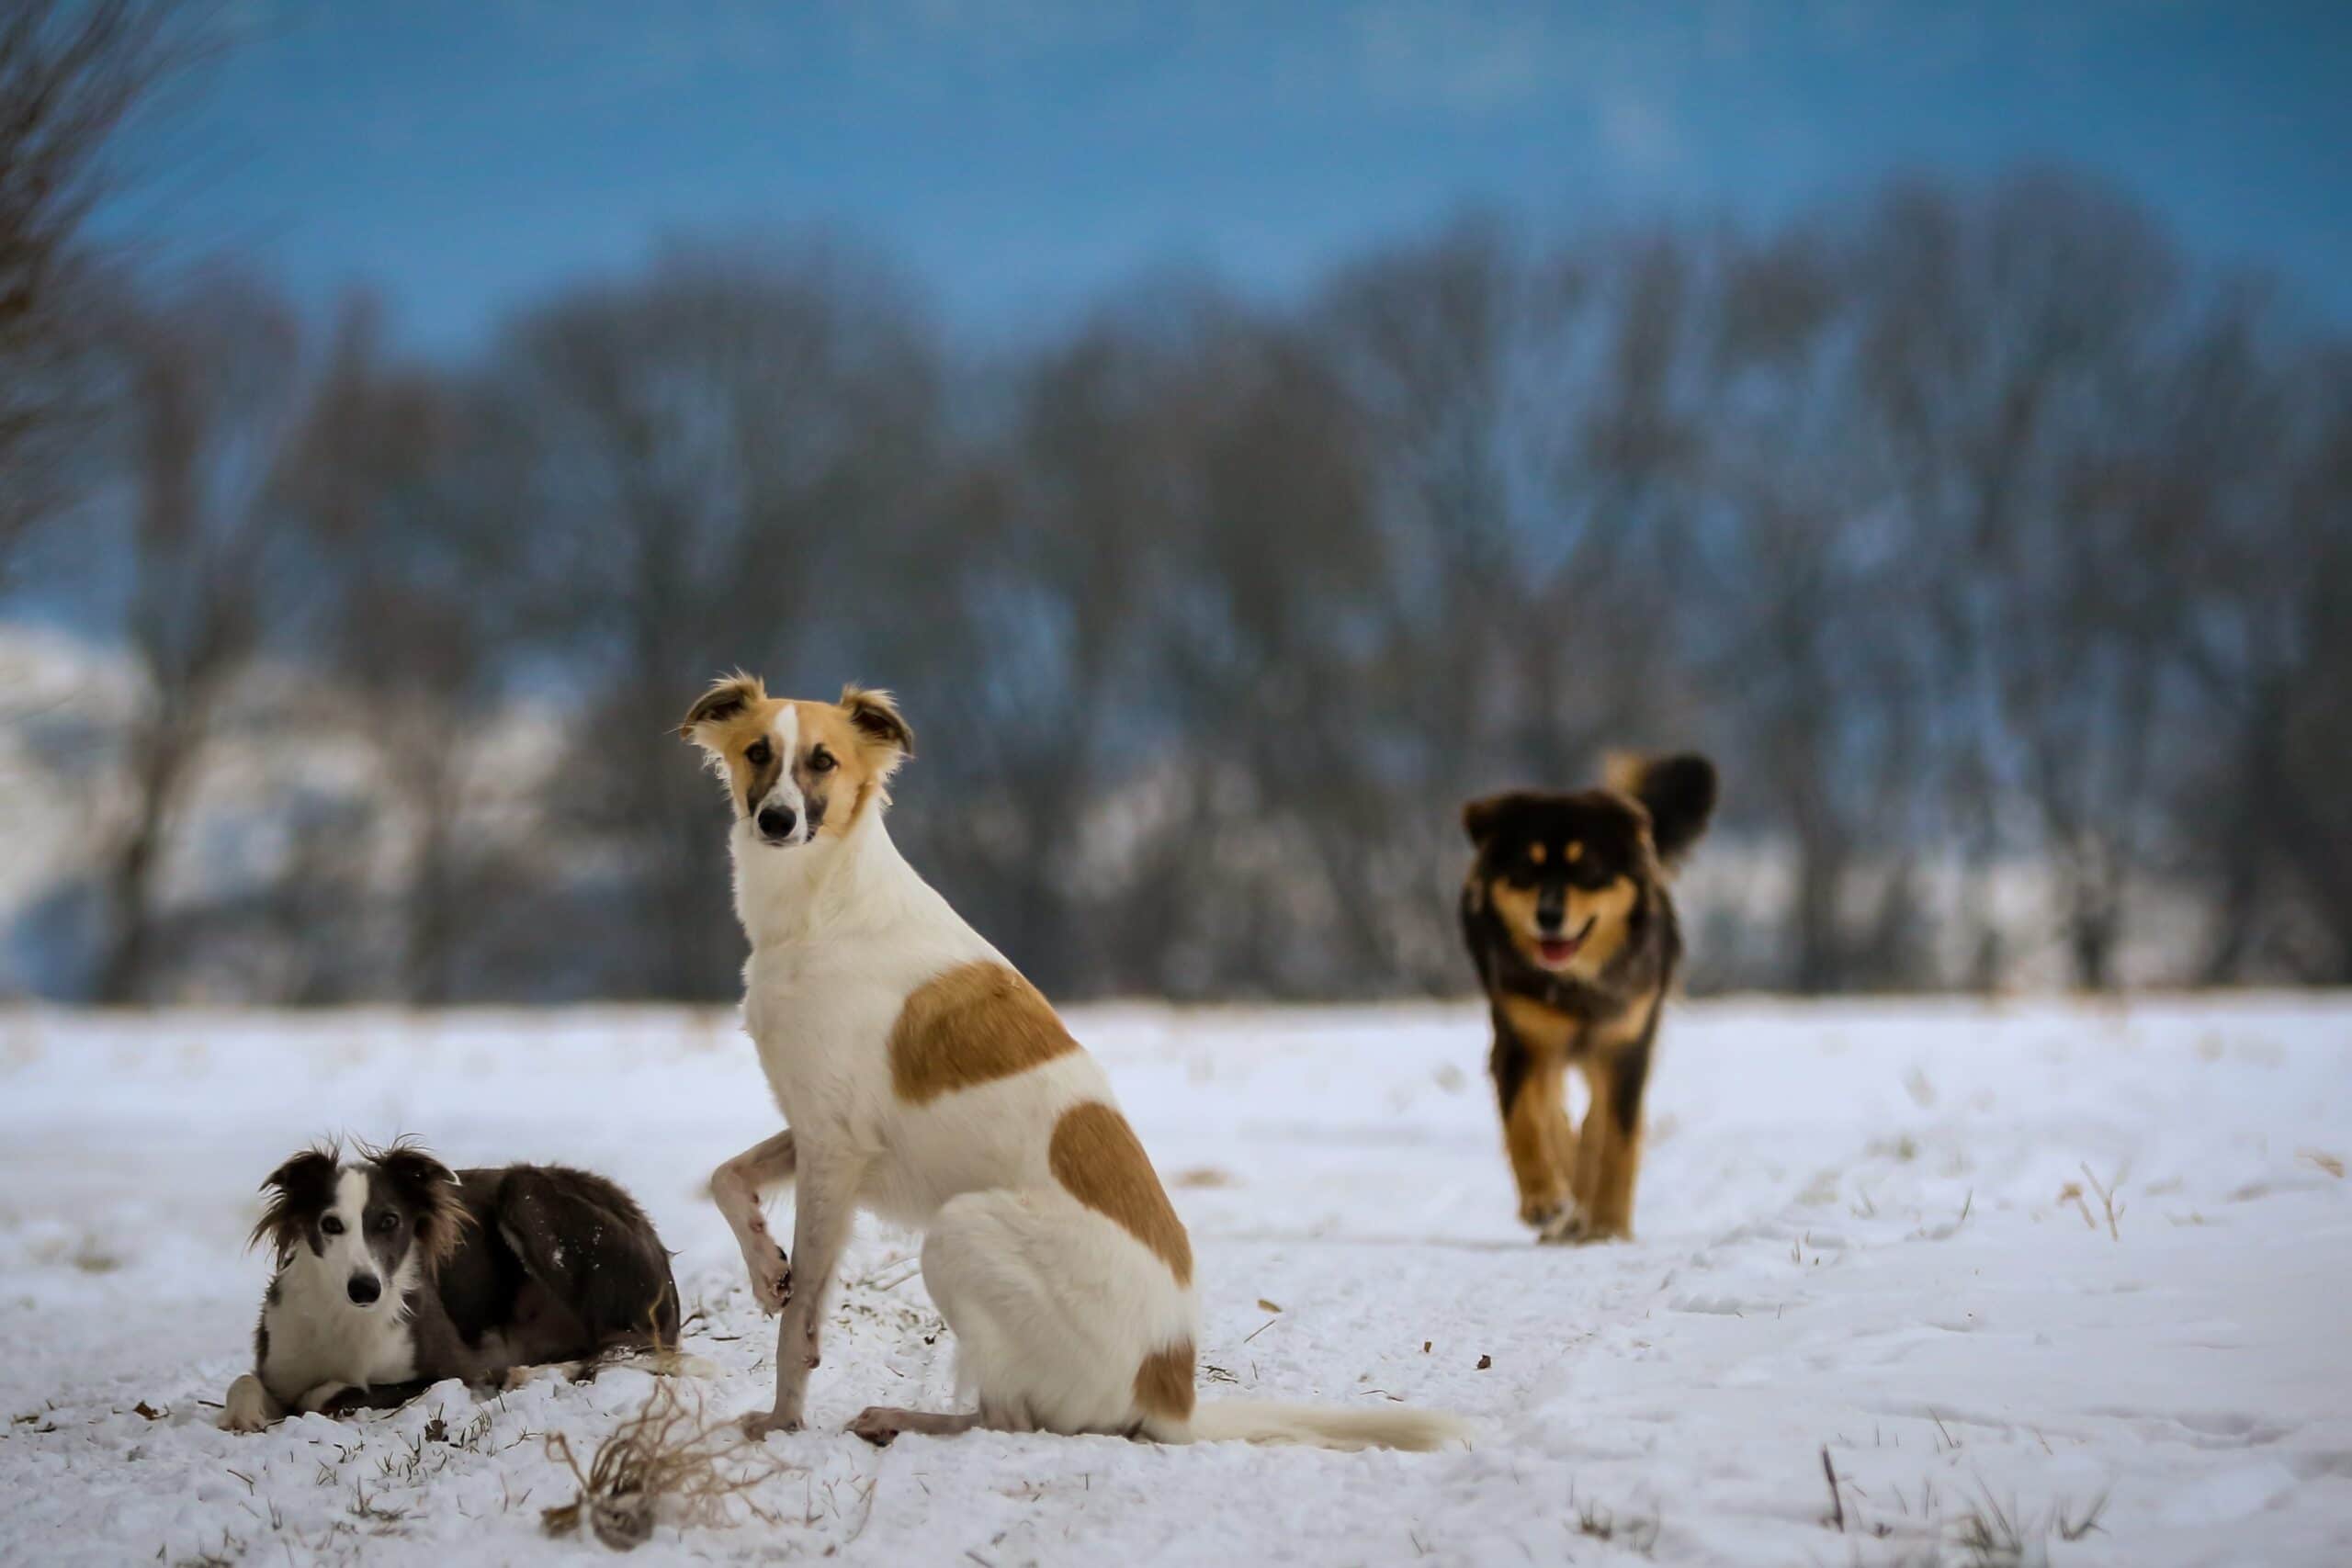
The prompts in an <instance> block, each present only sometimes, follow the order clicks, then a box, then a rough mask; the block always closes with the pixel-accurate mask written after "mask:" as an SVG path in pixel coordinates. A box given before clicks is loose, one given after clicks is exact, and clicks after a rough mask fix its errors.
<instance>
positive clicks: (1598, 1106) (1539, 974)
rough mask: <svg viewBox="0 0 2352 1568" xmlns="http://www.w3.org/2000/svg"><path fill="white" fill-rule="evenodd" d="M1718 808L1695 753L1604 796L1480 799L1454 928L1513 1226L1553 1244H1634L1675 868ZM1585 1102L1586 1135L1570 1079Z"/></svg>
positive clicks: (1671, 965)
mask: <svg viewBox="0 0 2352 1568" xmlns="http://www.w3.org/2000/svg"><path fill="white" fill-rule="evenodd" d="M1714 807H1715V770H1714V766H1713V763H1711V762H1709V761H1707V760H1706V759H1705V758H1703V757H1688V756H1685V757H1668V758H1664V759H1661V760H1659V761H1648V762H1644V761H1624V762H1622V763H1620V764H1618V765H1616V766H1614V767H1612V768H1611V775H1610V780H1609V784H1608V785H1607V786H1606V787H1604V788H1600V789H1591V790H1584V791H1581V792H1579V793H1577V794H1570V795H1542V794H1533V793H1528V792H1517V793H1513V794H1510V795H1491V796H1488V797H1487V798H1486V799H1483V800H1474V801H1472V802H1471V803H1470V804H1469V805H1468V806H1466V807H1464V808H1463V813H1462V821H1463V826H1464V828H1465V829H1468V831H1469V834H1470V841H1471V842H1472V843H1473V844H1475V845H1476V846H1477V858H1476V861H1475V862H1474V863H1472V865H1471V868H1470V876H1469V880H1468V881H1467V882H1465V883H1464V885H1463V888H1462V933H1463V936H1464V940H1465V941H1467V942H1468V943H1469V946H1470V957H1471V960H1472V962H1474V963H1475V964H1477V966H1478V980H1479V983H1480V984H1481V985H1482V986H1484V987H1485V988H1486V992H1487V1003H1488V1005H1489V1008H1490V1009H1491V1010H1492V1013H1493V1017H1494V1028H1495V1048H1494V1055H1493V1056H1492V1058H1491V1061H1490V1066H1492V1069H1493V1072H1494V1075H1495V1091H1496V1093H1497V1095H1498V1097H1499V1099H1500V1100H1501V1104H1502V1115H1503V1143H1504V1146H1505V1148H1506V1149H1507V1150H1508V1151H1509V1153H1510V1168H1511V1175H1512V1177H1513V1178H1514V1179H1516V1180H1517V1182H1518V1185H1519V1217H1520V1218H1521V1219H1522V1220H1524V1221H1526V1222H1527V1223H1528V1224H1531V1225H1533V1226H1534V1227H1535V1228H1536V1232H1537V1234H1538V1235H1539V1236H1540V1237H1541V1239H1543V1240H1544V1241H1552V1242H1583V1241H1600V1240H1605V1239H1608V1238H1611V1237H1630V1236H1631V1235H1633V1234H1634V1178H1635V1176H1636V1175H1638V1174H1639V1171H1640V1167H1641V1155H1642V1091H1643V1089H1644V1087H1645V1084H1646V1083H1647V1082H1648V1078H1649V1068H1650V1052H1651V1048H1652V1046H1653V1044H1654V1043H1655V1042H1656V1040H1657V1023H1658V1014H1659V1011H1660V1010H1662V1009H1663V1008H1664V1006H1665V1003H1666V992H1667V987H1668V985H1670V984H1671V983H1672V981H1673V979H1674V971H1675V966H1676V964H1678V963H1679V961H1680V959H1681V957H1682V937H1681V933H1680V931H1679V928H1678V927H1677V926H1676V924H1675V919H1674V900H1673V899H1672V898H1671V897H1668V892H1667V886H1666V878H1667V872H1668V869H1669V868H1670V867H1672V866H1673V865H1674V864H1675V863H1676V862H1677V861H1679V858H1680V857H1681V856H1682V855H1683V853H1684V852H1687V851H1688V850H1689V849H1690V848H1691V845H1692V844H1694V843H1696V842H1697V841H1698V839H1699V836H1700V835H1701V834H1702V833H1703V832H1704V831H1705V830H1706V827H1707V818H1709V817H1710V816H1711V815H1712V814H1713V811H1714ZM1572 1062H1573V1063H1574V1064H1576V1066H1577V1067H1578V1068H1579V1069H1581V1070H1582V1072H1583V1074H1584V1078H1585V1085H1586V1087H1587V1088H1588V1089H1589V1090H1590V1091H1591V1092H1590V1095H1589V1103H1588V1107H1587V1110H1586V1111H1585V1118H1584V1131H1583V1134H1582V1135H1581V1136H1579V1135H1578V1134H1577V1133H1576V1132H1575V1131H1574V1130H1573V1129H1571V1127H1570V1126H1569V1123H1568V1110H1567V1097H1566V1081H1565V1080H1566V1068H1567V1066H1568V1064H1570V1063H1572Z"/></svg>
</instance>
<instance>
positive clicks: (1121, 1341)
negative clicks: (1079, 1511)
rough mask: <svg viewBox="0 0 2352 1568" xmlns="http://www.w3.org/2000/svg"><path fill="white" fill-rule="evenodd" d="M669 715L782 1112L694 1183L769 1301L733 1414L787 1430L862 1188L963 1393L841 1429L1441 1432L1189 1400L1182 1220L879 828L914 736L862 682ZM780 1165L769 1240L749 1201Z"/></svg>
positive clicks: (1052, 1030)
mask: <svg viewBox="0 0 2352 1568" xmlns="http://www.w3.org/2000/svg"><path fill="white" fill-rule="evenodd" d="M679 733H680V734H681V735H683V736H684V738H685V739H688V740H691V741H693V742H694V743H695V745H697V746H699V747H700V748H702V750H704V751H705V752H706V753H707V754H708V757H709V760H710V761H711V763H712V765H713V767H714V769H715V771H717V772H718V773H719V775H720V776H721V777H722V778H723V779H724V780H725V781H726V785H727V795H728V800H729V806H730V807H731V810H732V814H733V817H734V828H733V831H732V834H731V837H730V838H729V846H730V848H731V850H732V852H733V856H734V863H735V907H736V911H737V913H738V914H739V915H740V916H741V919H742V922H743V930H744V931H745V933H746V934H747V935H749V936H750V938H751V942H752V956H751V959H750V962H749V963H748V964H745V966H744V972H743V974H744V1008H743V1010H744V1021H745V1024H746V1026H747V1027H748V1029H749V1030H750V1032H751V1035H752V1041H753V1043H755V1044H756V1045H757V1047H758V1050H759V1055H760V1062H761V1065H762V1066H763V1068H764V1069H765V1070H766V1073H767V1077H768V1083H769V1085H770V1087H771V1088H772V1089H774V1090H775V1099H776V1103H777V1105H778V1106H779V1107H780V1108H781V1109H782V1110H783V1111H784V1114H785V1119H786V1122H787V1123H788V1124H789V1129H790V1130H789V1131H786V1132H784V1133H780V1134H777V1135H776V1136H775V1137H773V1138H770V1139H768V1140H767V1141H766V1142H764V1143H763V1144H760V1145H756V1146H755V1147H753V1148H751V1149H749V1150H747V1151H745V1152H744V1153H743V1154H741V1155H739V1156H736V1157H735V1158H733V1159H731V1160H729V1161H728V1162H727V1163H726V1164H725V1165H722V1166H720V1167H719V1168H718V1170H717V1172H715V1173H714V1174H713V1176H712V1178H711V1192H712V1196H713V1197H714V1198H715V1199H716V1200H717V1201H718V1206H719V1210H720V1212H721V1213H724V1214H725V1215H726V1217H727V1222H728V1224H729V1226H730V1227H732V1229H733V1230H734V1233H735V1236H736V1240H737V1242H738V1244H739V1245H740V1246H741V1247H742V1249H743V1258H744V1261H745V1263H746V1264H747V1265H748V1266H749V1267H750V1269H751V1274H752V1290H753V1293H754V1295H755V1296H756V1298H757V1299H758V1301H759V1302H760V1303H761V1305H762V1306H763V1307H764V1308H765V1309H766V1310H768V1311H769V1312H781V1313H782V1314H783V1316H782V1321H781V1323H780V1325H779V1335H778V1340H777V1348H776V1390H775V1405H774V1408H773V1409H771V1410H769V1411H767V1412H765V1413H764V1414H761V1415H757V1416H752V1417H751V1418H750V1419H748V1420H747V1421H746V1422H745V1428H746V1430H747V1431H749V1432H750V1433H751V1434H752V1436H754V1437H758V1436H761V1435H763V1434H764V1433H766V1432H768V1431H774V1430H784V1431H791V1430H795V1429H797V1427H799V1425H800V1420H801V1413H802V1406H803V1402H804V1398H805V1395H806V1393H807V1390H808V1382H809V1369H811V1368H812V1367H814V1366H816V1365H817V1362H818V1352H819V1345H818V1335H819V1331H820V1327H821V1325H822V1324H823V1322H824V1300H825V1294H826V1292H827V1291H828V1289H829V1288H830V1287H831V1284H832V1280H833V1272H834V1269H835V1267H836V1265H837V1264H838V1263H839V1261H840V1258H841V1255H842V1247H843V1245H844V1243H845V1242H846V1241H847V1239H848V1236H849V1233H850V1228H851V1224H852V1221H853V1219H854V1214H855V1213H856V1211H857V1210H859V1209H861V1208H862V1209H867V1210H871V1211H872V1212H874V1213H878V1214H880V1215H882V1216H883V1217H885V1218H887V1219H889V1220H892V1221H895V1222H897V1223H898V1224H902V1225H906V1226H908V1227H910V1228H912V1229H916V1230H919V1231H921V1232H922V1233H923V1241H922V1277H923V1283H924V1285H925V1286H926V1287H927V1288H928V1289H929V1290H930V1292H931V1299H932V1302H933V1304H934V1305H936V1306H937V1307H938V1309H939V1312H940V1315H941V1316H942V1317H944V1318H945V1319H946V1321H947V1325H948V1327H949V1328H950V1329H952V1330H953V1331H954V1332H955V1335H956V1346H957V1349H958V1362H959V1375H960V1378H961V1380H962V1382H964V1384H965V1386H966V1388H967V1391H968V1392H970V1393H976V1394H977V1397H978V1409H976V1410H973V1411H967V1412H960V1413H942V1412H926V1411H911V1410H896V1409H886V1408H882V1407H879V1406H876V1407H874V1408H871V1409H868V1410H866V1411H865V1413H864V1414H863V1415H861V1416H858V1417H857V1418H856V1420H855V1421H854V1423H852V1425H851V1427H850V1429H851V1430H852V1431H854V1432H855V1433H856V1434H857V1435H858V1436H860V1437H862V1438H866V1439H867V1440H868V1441H871V1442H875V1443H885V1442H888V1441H889V1440H890V1439H891V1438H894V1437H896V1436H898V1435H899V1433H901V1432H919V1433H925V1434H930V1435H933V1436H945V1435H948V1434H952V1433H958V1432H963V1431H967V1430H968V1429H970V1428H971V1427H995V1428H1002V1429H1011V1430H1021V1431H1031V1430H1036V1431H1050V1432H1065V1433H1076V1432H1108V1433H1119V1434H1124V1435H1127V1436H1132V1437H1147V1438H1155V1439H1157V1440H1159V1441H1161V1442H1170V1443H1180V1442H1189V1441H1192V1440H1194V1439H1196V1438H1248V1439H1251V1440H1256V1441H1291V1442H1302V1443H1311V1444H1317V1445H1321V1446H1325V1447H1329V1448H1364V1447H1371V1446H1386V1447H1394V1448H1409V1449H1422V1448H1431V1447H1435V1446H1437V1445H1438V1444H1439V1443H1441V1442H1442V1441H1444V1440H1445V1439H1447V1438H1451V1437H1453V1436H1455V1435H1456V1434H1457V1433H1458V1431H1459V1427H1458V1425H1457V1424H1456V1423H1454V1422H1453V1421H1451V1420H1448V1419H1446V1418H1445V1417H1442V1416H1433V1415H1428V1414H1420V1413H1416V1412H1413V1411H1409V1410H1406V1409H1402V1408H1400V1407H1398V1406H1396V1405H1383V1406H1379V1407H1375V1408H1373V1409H1365V1410H1318V1409H1311V1408H1297V1407H1283V1406H1272V1405H1263V1404H1247V1403H1240V1402H1232V1401H1220V1402H1217V1403H1215V1404H1206V1405H1202V1406H1199V1407H1197V1408H1196V1407H1195V1405H1194V1403H1193V1370H1194V1369H1193V1345H1194V1342H1195V1341H1196V1339H1197V1338H1198V1336H1199V1333H1200V1309H1199V1306H1198V1304H1197V1303H1196V1302H1195V1300H1194V1297H1193V1248H1192V1243H1191V1240H1190V1238H1189V1237H1187V1236H1186V1235H1185V1233H1184V1226H1183V1224H1182V1222H1181V1221H1179V1220H1178V1219H1177V1217H1176V1211H1175V1209H1174V1208H1173V1207H1172V1206H1171V1205H1170V1202H1169V1201H1168V1194H1167V1192H1166V1191H1165V1190H1163V1189H1162V1188H1161V1186H1160V1184H1159V1177H1158V1176H1157V1175H1156V1174H1155V1173H1154V1172H1153V1170H1152V1167H1151V1162H1150V1160H1149V1159H1148V1158H1146V1157H1145V1155H1144V1151H1143V1145H1142V1144H1141V1143H1139V1142H1138V1141H1137V1140H1136V1134H1135V1130H1134V1129H1133V1128H1132V1127H1130V1126H1129V1125H1128V1124H1127V1120H1126V1118H1125V1117H1124V1116H1122V1115H1121V1114H1120V1113H1119V1109H1118V1103H1117V1101H1116V1100H1114V1098H1113V1097H1112V1093H1111V1085H1110V1081H1109V1080H1108V1079H1107V1078H1106V1077H1104V1076H1103V1069H1102V1067H1101V1066H1098V1065H1097V1064H1096V1062H1095V1061H1094V1059H1093V1057H1091V1056H1090V1055H1087V1054H1086V1052H1085V1051H1083V1050H1081V1049H1080V1047H1079V1043H1078V1042H1077V1041H1076V1040H1074V1039H1072V1038H1071V1037H1070V1034H1069V1031H1068V1030H1067V1029H1065V1028H1063V1027H1062V1022H1061V1020H1060V1019H1059V1018H1057V1017H1056V1016H1055V1014H1054V1010H1053V1009H1052V1008H1051V1007H1050V1006H1048V1005H1047V1003H1046V998H1044V997H1042V996H1040V995H1039V994H1038V992H1037V990H1036V988H1035V987H1033V986H1031V985H1030V984H1029V982H1028V981H1027V980H1025V979H1023V978H1022V976H1020V975H1019V974H1018V973H1017V972H1016V971H1015V970H1014V969H1013V967H1012V965H1011V964H1008V963H1006V962H1005V960H1004V955H1003V954H1001V953H999V952H997V950H996V949H995V948H993V947H991V946H989V944H988V942H986V941H984V940H982V938H981V937H980V935H979V933H978V932H977V931H974V930H973V929H972V928H971V927H970V926H968V925H967V924H966V923H965V922H964V921H963V919H961V918H959V917H958V916H957V915H956V911H955V910H954V909H952V908H949V907H948V904H947V901H946V900H945V899H944V898H943V897H940V896H939V895H938V894H937V893H936V892H934V891H933V890H932V888H931V886H929V885H928V884H926V883H925V882H924V881H923V880H922V877H921V876H919V875H917V874H916V873H915V871H914V869H913V868H912V867H911V866H910V865H909V864H908V863H906V861H905V860H904V859H903V858H901V857H900V855H899V850H898V847H897V846H896V845H895V844H893V843H892V842H891V840H890V835H889V832H888V829H887V828H886V827H885V826H884V824H883V810H884V807H885V806H886V805H887V804H888V798H889V797H888V793H887V789H888V784H889V781H890V777H891V775H892V774H893V773H896V772H897V771H898V768H899V764H900V763H902V762H904V761H906V760H907V759H908V757H910V755H911V754H912V753H913V750H914V736H913V732H912V731H911V730H910V729H909V728H908V727H907V722H906V720H905V719H904V718H902V717H901V716H899V710H898V708H897V706H896V705H894V704H893V703H892V702H891V700H890V698H889V696H888V694H887V693H882V692H871V691H861V690H859V689H858V688H857V687H855V686H851V687H848V688H846V689H844V690H843V691H842V695H841V700H840V701H839V702H837V703H826V702H790V701H783V700H779V699H776V698H772V697H770V696H769V695H768V694H767V691H766V689H765V687H764V686H763V685H762V683H761V682H759V681H757V680H755V679H752V678H751V677H749V676H741V675H739V676H735V677H732V678H730V679H728V680H724V681H721V682H718V684H717V685H715V686H713V687H712V688H711V689H710V690H709V691H708V692H707V693H706V694H704V695H703V696H702V698H701V699H700V700H699V701H697V702H695V705H693V707H692V708H690V709H689V710H688V711H687V713H686V716H685V721H684V724H683V725H682V726H680V730H679ZM786 1181H792V1182H794V1183H795V1184H796V1190H795V1203H794V1212H793V1247H792V1255H791V1258H790V1259H789V1261H788V1260H787V1258H786V1255H785V1253H784V1252H783V1251H782V1250H781V1249H780V1248H778V1247H777V1246H776V1245H775V1238H774V1237H773V1236H772V1235H770V1234H769V1231H768V1228H767V1222H766V1220H765V1219H764V1217H763V1215H762V1213H761V1207H760V1205H761V1193H762V1190H763V1189H765V1188H771V1187H776V1186H780V1185H782V1184H783V1183H785V1182H786ZM796 1266H797V1271H798V1272H797V1280H796V1279H795V1275H794V1269H795V1267H796Z"/></svg>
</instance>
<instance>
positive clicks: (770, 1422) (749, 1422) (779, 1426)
mask: <svg viewBox="0 0 2352 1568" xmlns="http://www.w3.org/2000/svg"><path fill="white" fill-rule="evenodd" d="M737 1425H738V1426H740V1427H742V1428H743V1436H745V1437H746V1438H750V1439H751V1440H752V1441H753V1442H755V1443H756V1442H759V1441H760V1440H762V1439H763V1438H765V1437H766V1436H767V1435H768V1434H769V1433H770V1432H797V1431H798V1430H800V1417H799V1416H798V1415H797V1414H788V1413H786V1412H785V1411H782V1410H754V1411H752V1413H751V1414H750V1415H749V1416H744V1417H743V1418H742V1420H741V1421H740V1422H738V1423H737Z"/></svg>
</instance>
